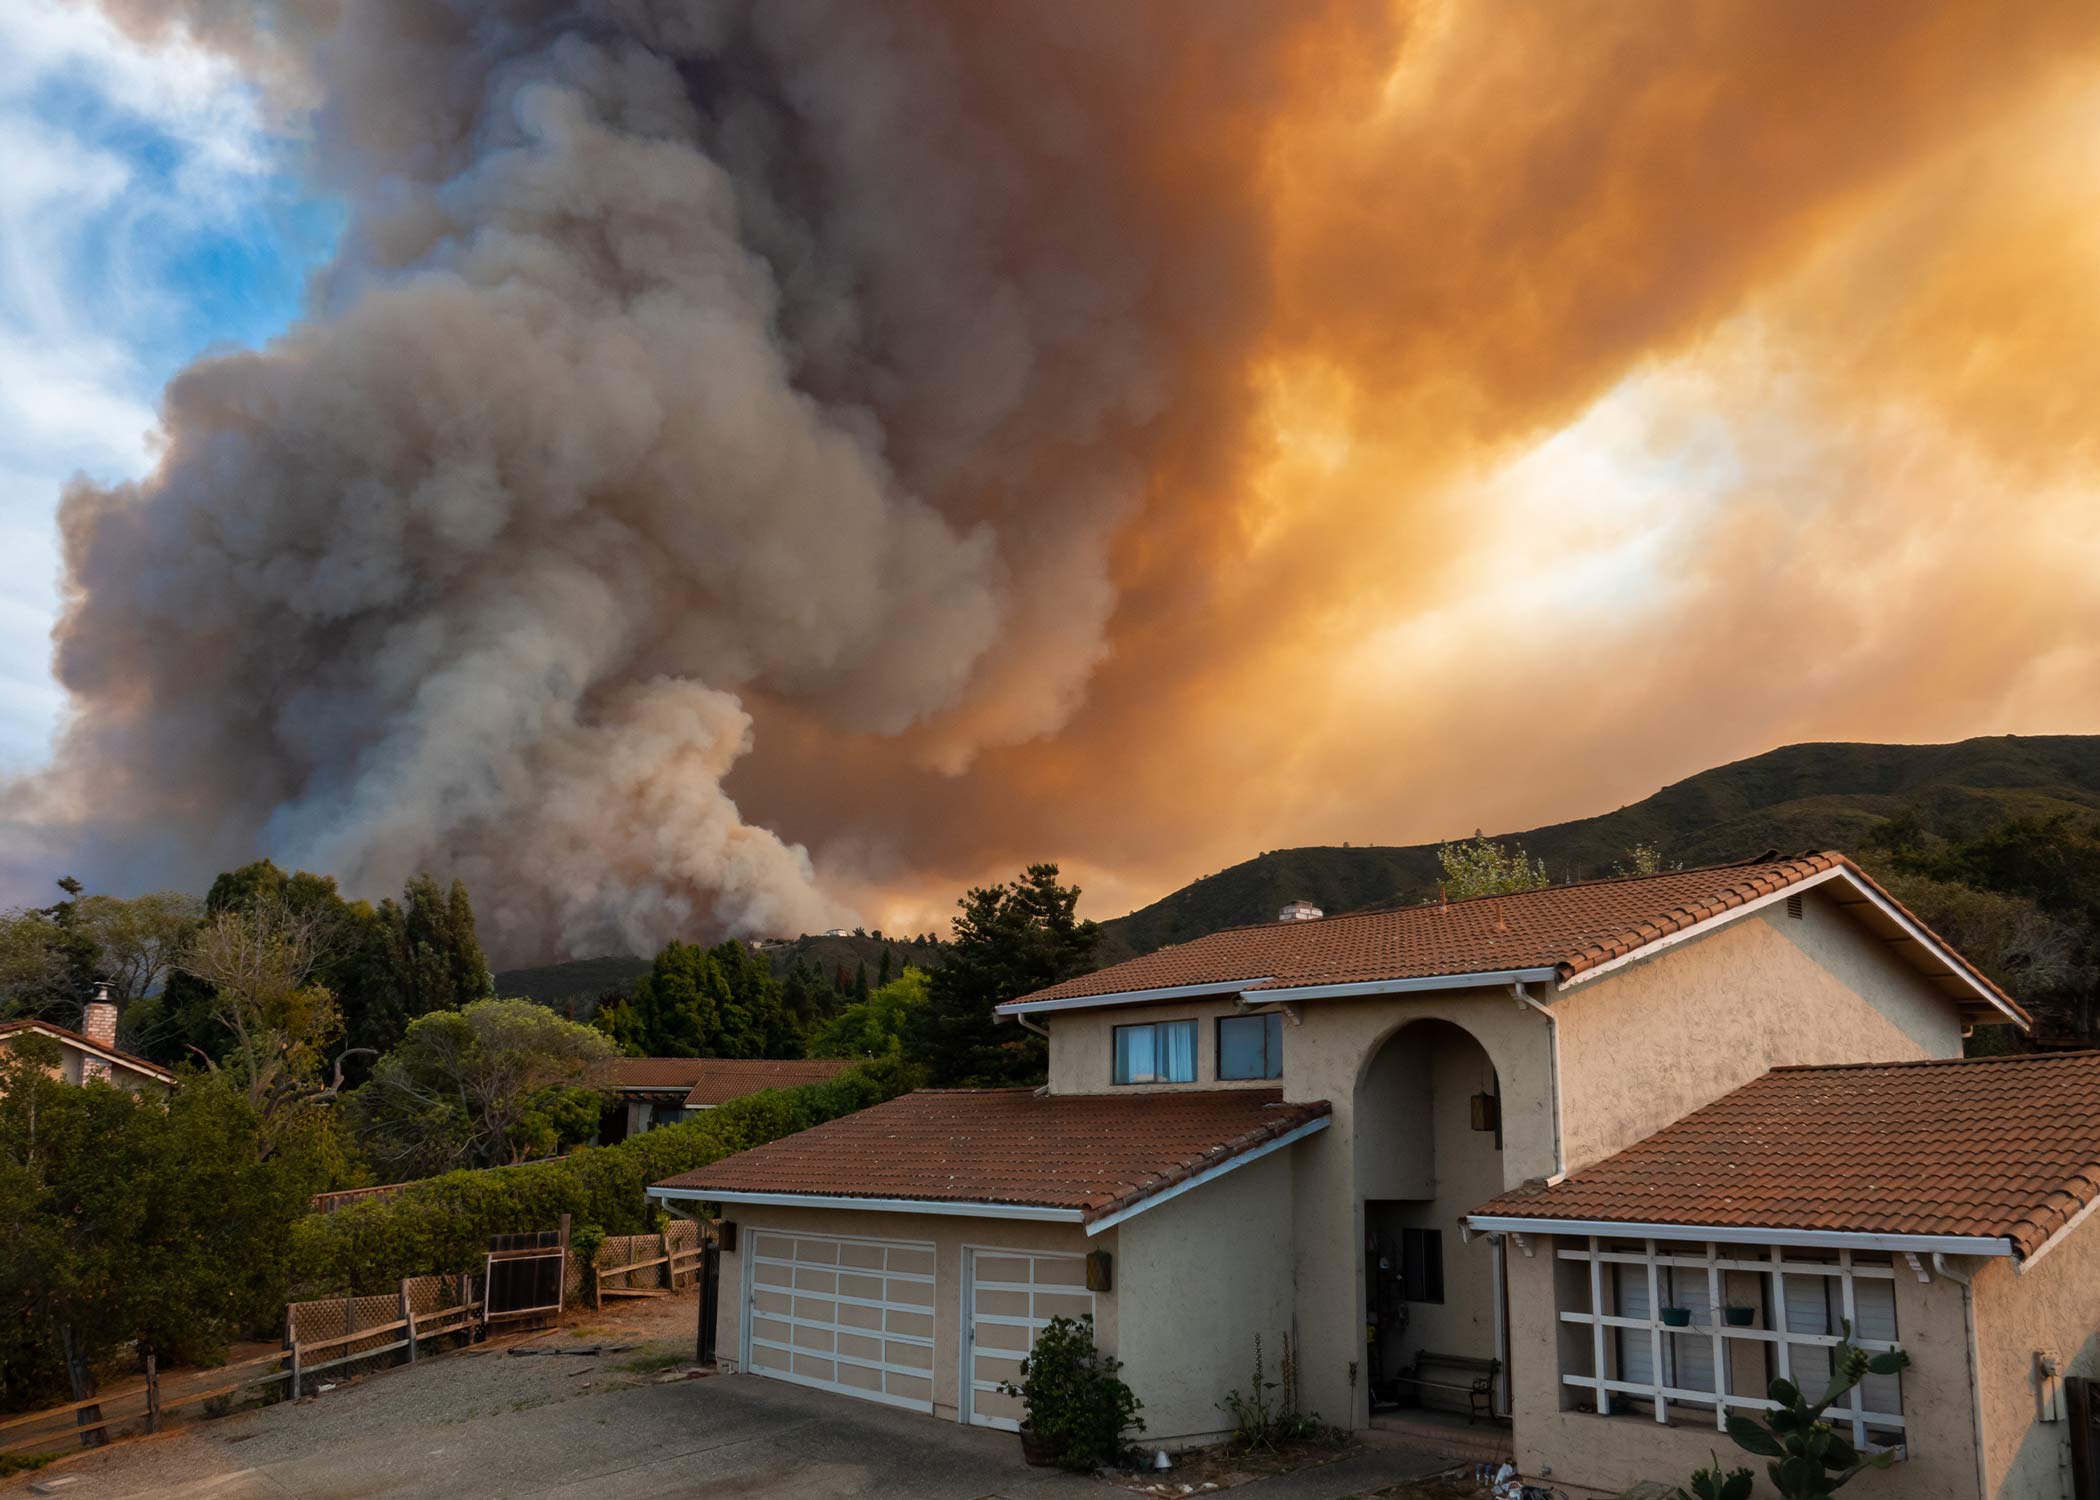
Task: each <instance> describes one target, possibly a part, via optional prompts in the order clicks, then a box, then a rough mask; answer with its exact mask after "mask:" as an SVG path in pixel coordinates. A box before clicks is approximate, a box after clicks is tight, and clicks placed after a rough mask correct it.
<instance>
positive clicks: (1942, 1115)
mask: <svg viewBox="0 0 2100 1500" xmlns="http://www.w3.org/2000/svg"><path fill="white" fill-rule="evenodd" d="M2096 1194H2100V1052H2077V1053H2064V1052H2056V1053H2023V1054H2015V1055H2013V1056H2008V1057H1988V1058H1972V1059H1967V1060H1963V1059H1946V1060H1939V1059H1933V1060H1926V1061H1919V1062H1900V1063H1839V1064H1833V1065H1829V1066H1822V1067H1792V1068H1775V1069H1773V1070H1772V1071H1771V1072H1769V1073H1766V1074H1764V1075H1763V1076H1762V1077H1759V1078H1756V1079H1753V1080H1752V1081H1751V1082H1749V1083H1747V1084H1745V1085H1743V1086H1742V1087H1741V1088H1739V1089H1736V1090H1734V1091H1732V1092H1730V1093H1728V1094H1725V1095H1723V1096H1722V1097H1721V1098H1720V1099H1718V1100H1716V1101H1714V1102H1713V1103H1712V1104H1709V1105H1707V1106H1706V1107H1705V1108H1703V1109H1698V1110H1694V1111H1693V1112H1692V1113H1691V1114H1689V1115H1686V1116H1685V1117H1684V1118H1683V1119H1681V1120H1678V1121H1675V1122H1674V1123H1672V1124H1670V1125H1667V1126H1665V1127H1664V1128H1663V1129H1661V1130H1659V1131H1657V1132H1656V1133H1655V1134H1654V1135H1651V1136H1649V1137H1648V1138H1647V1139H1646V1140H1643V1141H1641V1142H1639V1143H1637V1144H1635V1145H1633V1146H1629V1147H1628V1148H1626V1149H1625V1150H1624V1151H1620V1152H1617V1153H1615V1154H1613V1155H1611V1156H1609V1157H1606V1158H1605V1159H1604V1160H1603V1161H1601V1162H1598V1163H1596V1164H1595V1165H1594V1166H1590V1167H1587V1168H1585V1169H1584V1170H1582V1171H1579V1172H1576V1173H1575V1174H1574V1175H1572V1176H1570V1177H1569V1178H1567V1179H1566V1180H1565V1181H1563V1182H1560V1183H1558V1184H1554V1185H1552V1186H1547V1185H1545V1184H1535V1185H1532V1186H1530V1187H1525V1188H1519V1189H1517V1190H1515V1191H1513V1192H1510V1193H1505V1194H1503V1195H1501V1196H1500V1197H1497V1198H1495V1199H1493V1200H1492V1201H1490V1202H1488V1203H1484V1204H1482V1205H1481V1206H1480V1207H1479V1208H1478V1209H1476V1210H1475V1211H1474V1212H1473V1213H1472V1214H1470V1215H1468V1217H1467V1221H1466V1222H1467V1225H1468V1226H1469V1228H1470V1229H1472V1230H1474V1231H1480V1232H1487V1233H1496V1234H1501V1235H1503V1236H1505V1237H1506V1238H1507V1239H1508V1240H1510V1241H1513V1242H1514V1243H1515V1244H1516V1245H1517V1247H1518V1253H1517V1254H1515V1255H1511V1256H1509V1257H1508V1259H1507V1262H1506V1263H1507V1265H1508V1269H1509V1300H1510V1307H1511V1310H1512V1316H1511V1324H1512V1344H1513V1348H1512V1350H1511V1355H1510V1365H1511V1369H1512V1371H1513V1375H1514V1379H1515V1380H1516V1382H1517V1389H1516V1391H1515V1398H1516V1410H1517V1422H1516V1431H1515V1437H1516V1440H1517V1450H1518V1451H1517V1457H1518V1461H1519V1463H1520V1465H1528V1466H1529V1467H1530V1468H1531V1469H1532V1470H1533V1471H1537V1470H1539V1469H1540V1468H1542V1467H1546V1466H1550V1467H1551V1468H1552V1470H1553V1472H1554V1473H1555V1474H1556V1475H1561V1474H1565V1475H1569V1476H1571V1477H1574V1478H1577V1479H1580V1480H1582V1481H1584V1482H1585V1483H1588V1484H1591V1485H1596V1484H1600V1483H1601V1484H1604V1485H1607V1486H1610V1487H1614V1488H1615V1487H1619V1486H1623V1485H1630V1484H1632V1483H1634V1482H1635V1481H1636V1480H1639V1479H1641V1478H1644V1477H1649V1476H1653V1475H1656V1474H1673V1475H1678V1474H1685V1473H1689V1472H1690V1471H1691V1470H1692V1469H1693V1468H1695V1467H1697V1466H1698V1465H1700V1464H1702V1463H1704V1462H1706V1461H1707V1460H1706V1454H1707V1453H1708V1451H1709V1450H1710V1449H1712V1448H1713V1447H1714V1446H1715V1445H1716V1444H1717V1443H1719V1442H1722V1441H1723V1440H1722V1439H1721V1438H1719V1437H1717V1435H1716V1429H1717V1428H1718V1427H1719V1426H1720V1423H1721V1414H1722V1413H1723V1412H1724V1411H1725V1410H1727V1409H1728V1408H1730V1407H1737V1408H1743V1407H1747V1408H1750V1409H1752V1410H1753V1411H1754V1410H1755V1409H1756V1408H1757V1407H1759V1406H1760V1405H1762V1404H1763V1403H1762V1402H1761V1400H1760V1399H1759V1398H1761V1397H1763V1395H1764V1393H1765V1388H1766V1385H1767V1383H1768V1382H1769V1380H1770V1379H1771V1378H1772V1376H1774V1375H1784V1376H1786V1377H1788V1378H1789V1379H1791V1380H1793V1381H1794V1382H1795V1383H1796V1384H1797V1385H1799V1386H1800V1387H1801V1388H1802V1389H1803V1390H1804V1391H1809V1392H1812V1393H1814V1394H1817V1395H1820V1394H1821V1393H1822V1391H1823V1390H1824V1388H1825V1387H1826V1386H1827V1385H1828V1383H1829V1381H1830V1374H1831V1348H1832V1345H1833V1344H1834V1343H1835V1342H1836V1341H1837V1338H1838V1337H1839V1336H1841V1335H1842V1333H1843V1331H1844V1328H1845V1325H1846V1324H1848V1323H1849V1324H1850V1325H1851V1329H1852V1335H1853V1340H1854V1342H1855V1344H1857V1345H1858V1347H1860V1348H1863V1349H1867V1350H1881V1349H1887V1348H1894V1347H1899V1346H1900V1347H1902V1348H1904V1349H1905V1350H1906V1351H1907V1352H1908V1353H1909V1354H1910V1356H1911V1365H1910V1367H1909V1369H1907V1370H1905V1371H1904V1372H1903V1373H1902V1374H1901V1375H1900V1376H1899V1375H1869V1376H1868V1377H1867V1378H1866V1379H1865V1380H1864V1381H1863V1382H1861V1384H1860V1385H1858V1386H1857V1387H1855V1388H1854V1389H1853V1390H1852V1391H1851V1392H1850V1393H1849V1394H1848V1395H1847V1396H1846V1397H1845V1398H1844V1399H1843V1401H1842V1402H1841V1403H1840V1404H1839V1405H1838V1406H1836V1407H1834V1408H1833V1409H1832V1410H1831V1412H1830V1413H1829V1414H1828V1419H1829V1420H1830V1421H1832V1422H1833V1424H1835V1425H1836V1426H1838V1427H1839V1429H1840V1430H1841V1431H1842V1432H1844V1433H1845V1434H1846V1436H1847V1437H1848V1438H1849V1439H1850V1440H1851V1442H1852V1443H1853V1445H1854V1446H1855V1447H1860V1448H1864V1447H1866V1446H1867V1445H1869V1444H1871V1445H1873V1446H1876V1447H1883V1448H1900V1449H1901V1450H1902V1451H1903V1452H1904V1454H1905V1462H1904V1463H1903V1464H1902V1465H1901V1467H1900V1469H1899V1470H1896V1471H1891V1472H1890V1473H1888V1474H1886V1475H1876V1476H1871V1478H1873V1479H1877V1480H1882V1481H1886V1482H1885V1483H1884V1484H1882V1485H1880V1486H1879V1488H1881V1489H1882V1490H1883V1491H1884V1492H1887V1493H1900V1494H1903V1495H1948V1496H1953V1495H1963V1496H1973V1495H1991V1496H2001V1495H2002V1496H2047V1497H2050V1500H2056V1497H2059V1496H2061V1495H2062V1494H2063V1493H2064V1491H2063V1460H2064V1458H2065V1456H2066V1441H2067V1434H2066V1428H2065V1423H2066V1417H2067V1413H2066V1410H2065V1402H2064V1392H2063V1387H2062V1379H2061V1377H2062V1376H2063V1375H2066V1374H2084V1375H2088V1376H2090V1375H2093V1374H2096V1373H2100V1233H2095V1232H2091V1231H2088V1230H2087V1229H2086V1228H2085V1222H2086V1215H2087V1214H2088V1213H2089V1212H2090V1211H2091V1209H2092V1208H2093V1206H2094V1205H2095V1203H2096V1202H2100V1196H2096ZM1658 1307H1663V1308H1680V1309H1684V1310H1685V1311H1687V1312H1688V1313H1689V1314H1690V1318H1689V1321H1688V1324H1687V1326H1686V1327H1684V1328H1682V1329H1676V1328H1672V1327H1669V1326H1667V1325H1665V1324H1663V1323H1661V1322H1658V1321H1657V1320H1656V1317H1655V1309H1656V1308H1658ZM1717 1307H1718V1308H1720V1309H1723V1312H1722V1313H1721V1314H1720V1315H1716V1312H1715V1309H1716V1308H1717ZM1731 1307H1732V1308H1734V1309H1735V1312H1734V1314H1733V1316H1730V1315H1729V1314H1728V1313H1727V1312H1726V1311H1725V1310H1726V1309H1729V1308H1731ZM1599 1313H1602V1314H1603V1316H1601V1317H1600V1316H1598V1314H1599ZM1600 1370H1601V1371H1603V1372H1604V1378H1603V1379H1602V1380H1599V1379H1598V1378H1597V1377H1598V1372H1599V1371H1600ZM1745 1397H1747V1398H1748V1399H1747V1400H1745V1399H1741V1398H1745ZM1598 1413H1604V1414H1606V1419H1605V1420H1600V1419H1599V1417H1598V1415H1597V1414H1598ZM1629 1428H1634V1429H1638V1430H1637V1431H1636V1432H1632V1433H1629V1431H1628V1429H1629ZM1867 1482H1868V1481H1867V1480H1865V1479H1862V1480H1861V1481H1860V1483H1861V1484H1862V1485H1863V1486H1864V1485H1865V1484H1866V1483H1867ZM1868 1493H1872V1491H1868Z"/></svg>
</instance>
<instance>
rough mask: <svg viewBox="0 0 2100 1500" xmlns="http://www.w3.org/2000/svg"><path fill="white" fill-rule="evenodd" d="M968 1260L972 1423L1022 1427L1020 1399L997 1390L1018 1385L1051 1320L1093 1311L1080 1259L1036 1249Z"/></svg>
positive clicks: (972, 1255)
mask: <svg viewBox="0 0 2100 1500" xmlns="http://www.w3.org/2000/svg"><path fill="white" fill-rule="evenodd" d="M965 1253H966V1254H967V1255H968V1257H969V1289H970V1290H969V1299H968V1300H969V1306H968V1308H967V1315H968V1317H969V1320H970V1359H969V1371H970V1380H969V1385H970V1389H969V1391H968V1392H967V1393H966V1395H967V1397H968V1401H969V1416H970V1420H971V1421H972V1422H974V1423H976V1424H977V1425H979V1426H982V1427H1004V1428H1008V1429H1012V1428H1014V1427H1017V1426H1019V1425H1020V1419H1021V1403H1020V1402H1019V1401H1017V1400H1015V1399H1014V1398H1013V1397H1011V1396H1005V1395H1001V1394H1000V1392H999V1390H998V1386H999V1383H1000V1382H1001V1381H1013V1382H1015V1383H1017V1384H1018V1383H1019V1381H1020V1378H1021V1361H1022V1359H1023V1358H1024V1357H1025V1356H1026V1354H1027V1353H1028V1351H1029V1350H1030V1349H1032V1348H1033V1347H1035V1340H1036V1336H1037V1335H1038V1334H1039V1333H1041V1332H1042V1330H1043V1328H1044V1327H1045V1326H1046V1325H1047V1324H1048V1323H1049V1321H1050V1320H1051V1319H1052V1318H1054V1317H1067V1318H1078V1317H1086V1316H1090V1315H1091V1314H1092V1313H1093V1311H1094V1295H1093V1293H1091V1292H1089V1291H1087V1290H1086V1260H1085V1257H1084V1256H1079V1255H1071V1254H1050V1253H1043V1252H1037V1251H1012V1250H972V1251H967V1252H965Z"/></svg>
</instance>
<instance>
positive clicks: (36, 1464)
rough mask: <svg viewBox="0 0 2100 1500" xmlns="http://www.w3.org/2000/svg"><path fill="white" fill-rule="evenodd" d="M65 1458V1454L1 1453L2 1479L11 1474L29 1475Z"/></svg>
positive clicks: (0, 1471) (0, 1469)
mask: <svg viewBox="0 0 2100 1500" xmlns="http://www.w3.org/2000/svg"><path fill="white" fill-rule="evenodd" d="M64 1457H65V1455H64V1454H63V1453H0V1478H4V1477H5V1476H7V1475H9V1474H27V1473H29V1472H30V1471H31V1470H32V1469H41V1468H42V1467H43V1466H44V1465H45V1464H48V1463H55V1462H57V1461H58V1460H59V1459H61V1458H64Z"/></svg>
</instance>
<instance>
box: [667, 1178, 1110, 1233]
mask: <svg viewBox="0 0 2100 1500" xmlns="http://www.w3.org/2000/svg"><path fill="white" fill-rule="evenodd" d="M647 1195H648V1196H649V1197H651V1198H657V1199H661V1200H663V1201H665V1202H683V1203H739V1204H745V1205H748V1206H752V1207H771V1208H847V1209H856V1210H858V1211H860V1212H862V1213H896V1214H939V1215H944V1216H947V1217H951V1218H968V1219H1029V1220H1035V1221H1038V1222H1048V1223H1055V1224H1077V1223H1080V1222H1081V1221H1082V1219H1083V1218H1084V1211H1083V1210H1081V1209H1077V1208H1061V1207H1052V1206H1050V1205H1048V1204H1040V1203H989V1202H983V1201H964V1200H956V1199H949V1198H872V1197H860V1196H858V1195H855V1194H851V1193H758V1192H740V1191H737V1190H735V1189H730V1188H705V1187H671V1186H668V1185H666V1184H663V1183H656V1184H654V1185H652V1186H651V1187H649V1188H648V1189H647Z"/></svg>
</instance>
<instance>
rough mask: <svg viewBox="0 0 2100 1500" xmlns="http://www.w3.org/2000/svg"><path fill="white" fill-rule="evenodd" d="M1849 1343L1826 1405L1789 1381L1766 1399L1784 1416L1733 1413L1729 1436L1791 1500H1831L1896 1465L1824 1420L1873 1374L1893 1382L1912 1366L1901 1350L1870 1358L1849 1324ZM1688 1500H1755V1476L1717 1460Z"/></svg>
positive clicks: (1685, 1493)
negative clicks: (1726, 1468)
mask: <svg viewBox="0 0 2100 1500" xmlns="http://www.w3.org/2000/svg"><path fill="white" fill-rule="evenodd" d="M1844 1328H1845V1342H1844V1343H1841V1344H1839V1345H1838V1348H1837V1358H1836V1360H1835V1361H1834V1366H1835V1368H1834V1371H1833V1373H1832V1375H1831V1379H1830V1389H1829V1390H1827V1391H1825V1392H1824V1393H1823V1396H1822V1399H1821V1400H1818V1401H1813V1402H1812V1401H1810V1400H1809V1399H1808V1398H1807V1397H1806V1396H1804V1395H1802V1394H1801V1392H1800V1390H1799V1389H1797V1388H1796V1387H1795V1385H1794V1383H1793V1382H1792V1381H1790V1380H1775V1381H1773V1382H1772V1384H1771V1386H1770V1387H1769V1388H1768V1389H1767V1392H1766V1394H1767V1395H1769V1396H1770V1397H1771V1398H1772V1399H1773V1400H1774V1401H1776V1402H1777V1403H1779V1406H1778V1410H1776V1411H1774V1412H1772V1414H1771V1415H1770V1416H1769V1417H1768V1418H1767V1419H1766V1420H1765V1421H1763V1422H1758V1421H1755V1420H1753V1419H1752V1418H1750V1417H1746V1416H1744V1415H1743V1414H1742V1413H1740V1412H1730V1413H1729V1414H1728V1435H1729V1436H1730V1437H1731V1438H1733V1439H1735V1445H1736V1446H1737V1447H1738V1448H1742V1449H1745V1450H1747V1451H1748V1452H1751V1453H1755V1454H1757V1455H1758V1456H1759V1457H1761V1458H1768V1459H1770V1460H1772V1462H1770V1463H1768V1464H1766V1465H1765V1473H1766V1474H1768V1475H1769V1476H1771V1480H1772V1486H1773V1488H1774V1489H1776V1490H1778V1491H1779V1493H1780V1494H1781V1495H1782V1496H1783V1497H1785V1500H1827V1497H1828V1496H1830V1495H1833V1494H1835V1493H1836V1492H1837V1490H1838V1487H1839V1486H1840V1485H1844V1484H1848V1483H1850V1482H1851V1481H1852V1480H1853V1479H1855V1478H1857V1477H1858V1476H1859V1475H1860V1474H1862V1473H1864V1472H1865V1471H1866V1470H1868V1469H1885V1468H1887V1467H1888V1466H1889V1465H1890V1464H1891V1463H1893V1462H1895V1455H1894V1454H1892V1453H1876V1454H1873V1455H1872V1456H1866V1455H1863V1454H1861V1453H1860V1452H1859V1450H1857V1449H1856V1448H1854V1447H1853V1446H1852V1444H1851V1442H1850V1441H1849V1440H1848V1439H1847V1438H1846V1437H1845V1435H1844V1434H1843V1433H1841V1432H1839V1431H1838V1430H1837V1428H1835V1427H1833V1426H1831V1425H1830V1424H1829V1423H1828V1422H1826V1421H1824V1420H1823V1413H1824V1411H1825V1410H1827V1409H1828V1408H1829V1406H1830V1404H1831V1403H1832V1402H1833V1401H1835V1400H1837V1398H1838V1397H1840V1396H1842V1395H1844V1394H1845V1392H1847V1391H1849V1390H1851V1389H1852V1387H1854V1386H1855V1385H1858V1384H1859V1382H1860V1380H1861V1379H1862V1378H1863V1377H1865V1376H1866V1375H1868V1374H1869V1373H1871V1374H1875V1375H1893V1374H1895V1373H1896V1372H1897V1371H1898V1370H1901V1369H1903V1368H1905V1367H1906V1366H1907V1365H1909V1364H1910V1356H1909V1355H1907V1354H1905V1353H1904V1352H1903V1351H1902V1350H1901V1349H1897V1350H1894V1351H1892V1352H1891V1353H1888V1354H1874V1355H1869V1354H1868V1353H1866V1352H1865V1351H1864V1350H1861V1349H1855V1348H1853V1347H1852V1343H1851V1339H1852V1325H1851V1324H1850V1323H1849V1322H1848V1323H1846V1324H1845V1325H1844ZM1677 1493H1678V1495H1679V1496H1680V1497H1681V1500H1695V1497H1696V1500H1744V1497H1747V1496H1748V1495H1749V1493H1750V1473H1749V1471H1748V1470H1747V1469H1736V1470H1734V1471H1733V1472H1731V1473H1729V1474H1725V1475H1724V1474H1723V1473H1722V1472H1721V1461H1720V1460H1719V1459H1718V1458H1716V1459H1715V1460H1714V1462H1713V1466H1712V1467H1711V1468H1706V1469H1701V1470H1699V1471H1698V1472H1697V1473H1696V1474H1694V1475H1693V1476H1692V1486H1691V1488H1690V1489H1689V1490H1683V1489H1680V1490H1679V1491H1678V1492H1677Z"/></svg>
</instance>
